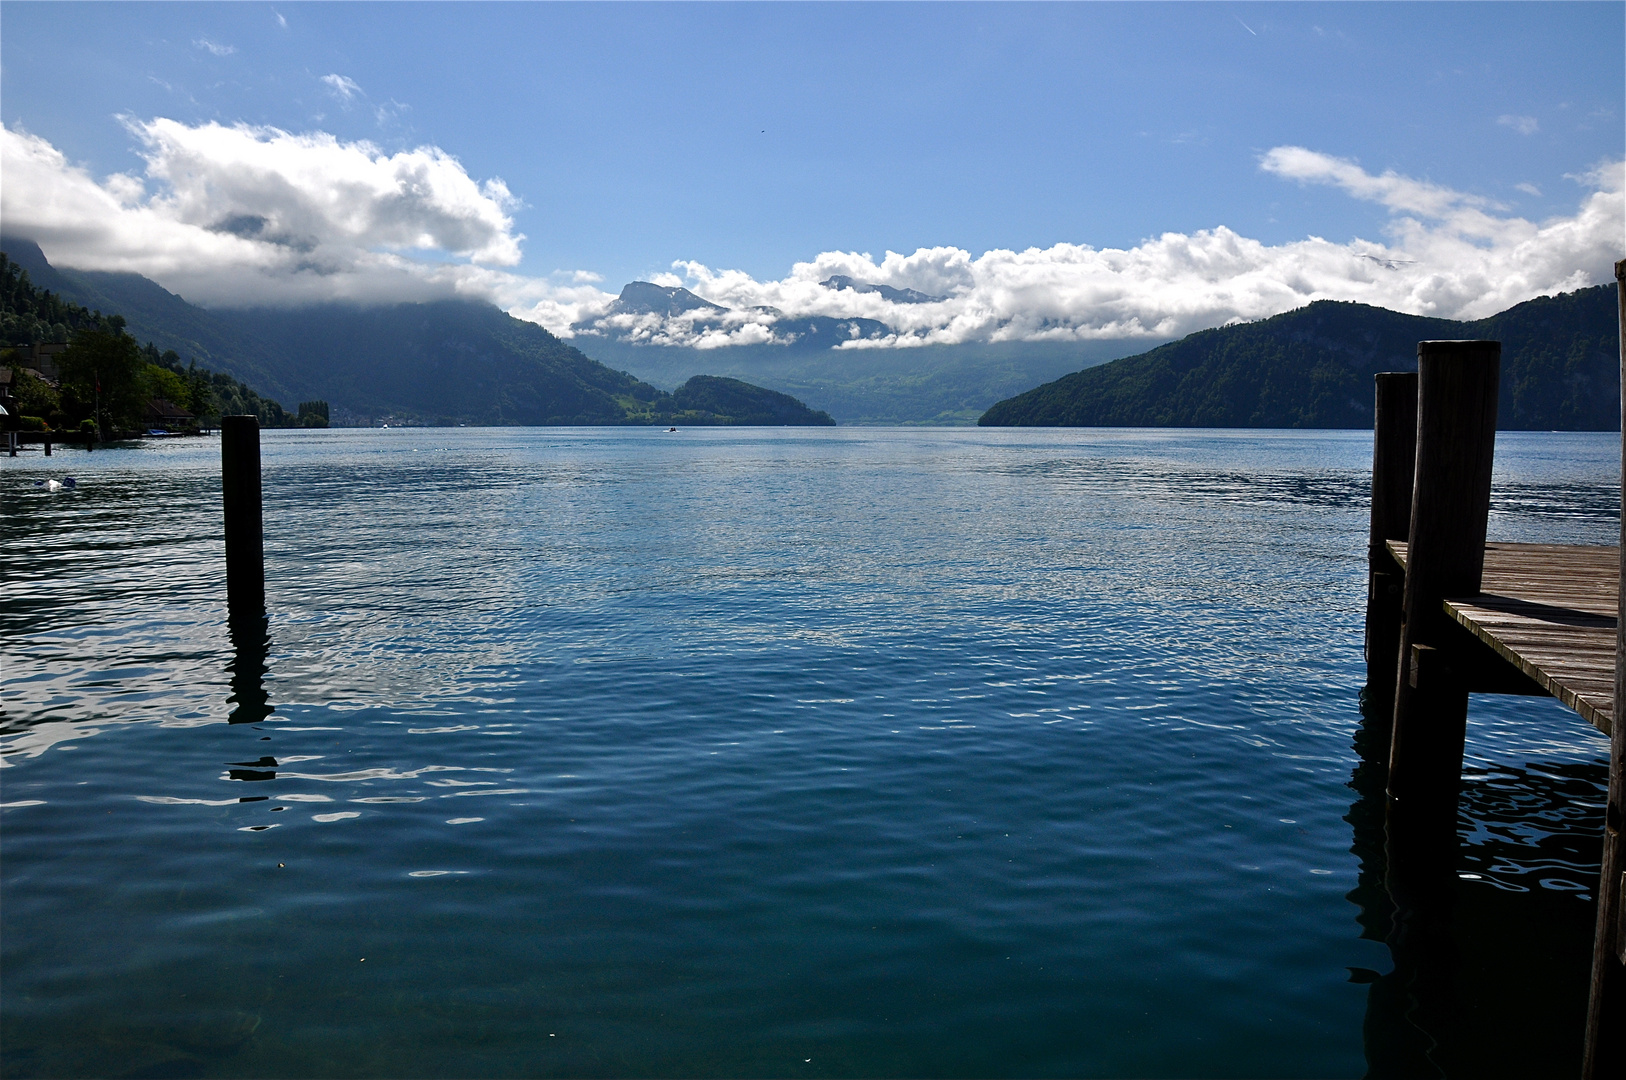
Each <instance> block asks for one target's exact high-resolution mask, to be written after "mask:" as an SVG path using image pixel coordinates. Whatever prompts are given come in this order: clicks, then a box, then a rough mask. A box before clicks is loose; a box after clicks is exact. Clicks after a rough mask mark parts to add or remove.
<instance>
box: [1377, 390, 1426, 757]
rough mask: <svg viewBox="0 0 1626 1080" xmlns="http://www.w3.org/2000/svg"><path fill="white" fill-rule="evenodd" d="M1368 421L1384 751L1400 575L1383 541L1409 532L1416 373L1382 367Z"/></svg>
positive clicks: (1391, 704) (1398, 618) (1397, 644)
mask: <svg viewBox="0 0 1626 1080" xmlns="http://www.w3.org/2000/svg"><path fill="white" fill-rule="evenodd" d="M1376 384H1377V385H1376V399H1375V402H1374V409H1373V425H1372V527H1371V532H1370V534H1369V535H1368V537H1367V545H1366V566H1367V577H1366V695H1367V704H1368V706H1369V708H1368V710H1367V715H1368V716H1369V717H1371V718H1372V719H1374V720H1376V721H1377V723H1376V725H1375V730H1374V731H1372V732H1371V733H1370V734H1371V735H1373V736H1379V735H1381V736H1382V737H1381V738H1380V739H1379V741H1380V742H1381V743H1382V745H1383V749H1384V752H1387V750H1388V745H1389V740H1388V738H1387V736H1388V733H1389V724H1390V721H1391V720H1392V719H1393V712H1394V689H1395V682H1396V680H1397V678H1398V677H1399V675H1398V669H1397V667H1396V660H1395V658H1396V657H1397V656H1398V655H1399V653H1400V622H1401V619H1402V618H1404V616H1405V609H1404V607H1403V604H1402V600H1403V598H1404V594H1403V589H1404V588H1405V582H1406V579H1405V575H1404V574H1402V573H1401V572H1400V567H1399V566H1398V565H1396V563H1395V561H1394V558H1393V557H1392V556H1390V554H1389V549H1388V548H1387V546H1386V544H1387V542H1388V541H1390V540H1405V539H1407V537H1408V536H1409V535H1410V533H1411V485H1412V476H1413V473H1414V472H1415V470H1416V467H1417V374H1416V373H1415V372H1411V371H1385V372H1382V373H1380V374H1379V375H1378V376H1377V377H1376Z"/></svg>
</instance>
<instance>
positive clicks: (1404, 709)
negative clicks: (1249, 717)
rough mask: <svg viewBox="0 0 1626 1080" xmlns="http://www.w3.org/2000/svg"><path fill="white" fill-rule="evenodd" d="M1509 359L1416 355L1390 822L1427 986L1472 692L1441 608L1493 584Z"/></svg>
mask: <svg viewBox="0 0 1626 1080" xmlns="http://www.w3.org/2000/svg"><path fill="white" fill-rule="evenodd" d="M1501 351H1502V347H1501V343H1500V342H1495V341H1424V342H1419V343H1418V346H1417V451H1416V453H1417V459H1416V466H1415V473H1414V476H1415V479H1414V481H1413V484H1412V503H1411V527H1410V529H1409V531H1408V534H1407V541H1406V544H1407V549H1406V588H1405V598H1404V609H1405V622H1404V623H1402V625H1401V630H1400V647H1399V649H1398V652H1397V658H1398V661H1397V666H1398V667H1399V669H1400V670H1399V673H1398V676H1399V677H1398V678H1397V679H1396V680H1395V697H1394V703H1395V704H1394V723H1393V730H1392V732H1391V733H1390V742H1389V778H1388V789H1387V793H1388V800H1387V807H1386V818H1387V834H1388V855H1389V892H1390V896H1391V897H1392V898H1393V899H1394V902H1395V907H1396V914H1395V929H1394V935H1395V936H1394V939H1393V940H1392V942H1391V944H1392V946H1393V948H1394V949H1395V953H1396V956H1397V957H1399V956H1402V955H1404V956H1406V957H1408V958H1409V959H1408V961H1407V963H1408V966H1414V968H1415V970H1416V972H1417V978H1418V980H1419V983H1420V984H1422V983H1435V982H1439V983H1440V985H1441V986H1443V985H1444V984H1445V983H1446V982H1448V981H1449V980H1448V979H1446V977H1445V975H1444V974H1443V973H1444V971H1445V970H1446V969H1447V967H1448V965H1447V964H1446V960H1445V957H1446V953H1447V952H1448V951H1449V948H1450V945H1449V933H1448V932H1447V930H1446V926H1447V920H1448V918H1449V914H1450V909H1451V898H1452V888H1453V886H1454V882H1455V862H1456V847H1457V843H1456V840H1457V838H1456V808H1457V795H1458V792H1459V790H1460V788H1461V782H1462V745H1463V738H1464V735H1465V733H1466V728H1467V721H1468V683H1467V681H1466V678H1465V673H1463V672H1459V671H1456V670H1454V669H1453V668H1452V665H1451V664H1450V662H1449V661H1448V656H1449V653H1448V651H1447V650H1446V649H1444V648H1442V646H1444V645H1446V643H1447V642H1448V641H1449V640H1450V638H1451V636H1452V635H1454V634H1456V633H1458V632H1460V631H1458V629H1457V628H1456V627H1454V626H1453V625H1452V624H1451V621H1450V618H1449V616H1447V615H1446V613H1445V610H1444V606H1443V604H1442V601H1443V600H1444V599H1445V598H1446V597H1448V596H1472V595H1474V594H1475V593H1477V592H1479V587H1480V581H1481V578H1482V577H1483V574H1484V568H1485V530H1486V526H1487V523H1488V521H1489V517H1490V482H1491V463H1492V460H1493V457H1494V453H1495V448H1496V396H1497V381H1498V377H1499V374H1500V368H1501ZM1442 950H1443V951H1442ZM1397 963H1398V959H1397ZM1419 992H1421V990H1420V991H1419ZM1441 992H1443V991H1441ZM1425 996H1430V997H1434V996H1438V995H1437V994H1436V993H1435V991H1433V990H1431V991H1429V992H1428V994H1427V995H1425Z"/></svg>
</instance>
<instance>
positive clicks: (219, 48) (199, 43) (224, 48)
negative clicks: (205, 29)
mask: <svg viewBox="0 0 1626 1080" xmlns="http://www.w3.org/2000/svg"><path fill="white" fill-rule="evenodd" d="M192 44H193V46H194V47H196V48H199V49H203V50H204V51H206V52H211V53H214V54H215V55H216V56H230V55H231V54H232V53H234V52H236V51H237V46H235V45H222V44H220V43H219V42H216V41H210V40H209V39H208V38H198V39H197V40H196V41H194V42H193V43H192Z"/></svg>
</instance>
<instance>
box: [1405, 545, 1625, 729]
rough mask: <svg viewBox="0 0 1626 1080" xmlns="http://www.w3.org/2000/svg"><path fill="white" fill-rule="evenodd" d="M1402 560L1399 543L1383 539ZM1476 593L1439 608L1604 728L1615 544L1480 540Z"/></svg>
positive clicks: (1609, 698)
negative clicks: (1479, 579) (1481, 556)
mask: <svg viewBox="0 0 1626 1080" xmlns="http://www.w3.org/2000/svg"><path fill="white" fill-rule="evenodd" d="M1388 548H1389V552H1390V554H1392V555H1393V556H1394V558H1395V561H1396V562H1398V563H1399V564H1400V565H1401V566H1402V567H1404V566H1405V565H1406V545H1405V544H1404V543H1403V542H1401V541H1398V540H1391V541H1389V543H1388ZM1481 588H1482V590H1483V591H1482V592H1481V593H1480V594H1479V595H1478V596H1465V597H1448V598H1447V599H1446V601H1445V610H1446V612H1447V613H1449V614H1450V616H1451V617H1452V618H1453V619H1455V620H1456V621H1457V623H1459V624H1460V625H1461V626H1463V627H1464V628H1465V629H1466V630H1467V631H1468V632H1469V633H1471V634H1473V635H1474V637H1476V638H1478V639H1479V640H1480V641H1482V642H1484V643H1485V644H1486V645H1488V646H1489V647H1490V648H1491V649H1493V650H1494V651H1495V652H1496V654H1497V655H1498V656H1500V657H1502V659H1504V660H1506V661H1507V662H1508V663H1510V664H1512V665H1513V666H1514V667H1516V668H1518V669H1519V670H1520V671H1522V672H1524V673H1525V674H1526V675H1528V676H1530V678H1532V679H1534V680H1535V682H1536V683H1537V685H1539V686H1540V687H1541V688H1542V689H1544V690H1546V691H1547V692H1548V693H1550V694H1552V695H1553V696H1554V697H1556V698H1557V699H1558V700H1560V701H1562V702H1563V703H1564V704H1565V705H1568V706H1569V707H1570V708H1572V709H1574V710H1575V711H1576V712H1577V713H1580V714H1581V716H1582V717H1583V718H1584V719H1586V721H1587V722H1588V723H1590V724H1592V725H1593V726H1594V727H1596V728H1597V729H1598V730H1599V731H1602V732H1603V733H1604V734H1605V735H1607V734H1609V733H1610V731H1611V729H1612V727H1613V724H1614V711H1615V613H1616V610H1617V605H1618V603H1619V595H1620V549H1619V548H1617V547H1579V546H1573V545H1567V544H1500V543H1498V544H1486V545H1485V573H1484V578H1483V583H1482V585H1481Z"/></svg>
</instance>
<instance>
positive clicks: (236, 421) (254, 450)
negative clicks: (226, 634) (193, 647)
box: [220, 416, 265, 624]
mask: <svg viewBox="0 0 1626 1080" xmlns="http://www.w3.org/2000/svg"><path fill="white" fill-rule="evenodd" d="M220 494H221V502H222V503H223V504H224V508H225V519H226V607H227V610H228V617H229V618H230V619H231V621H232V623H233V624H237V623H244V622H251V621H255V620H260V619H264V618H265V537H264V531H263V526H262V521H261V516H260V421H259V418H257V417H254V416H223V417H221V418H220Z"/></svg>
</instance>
